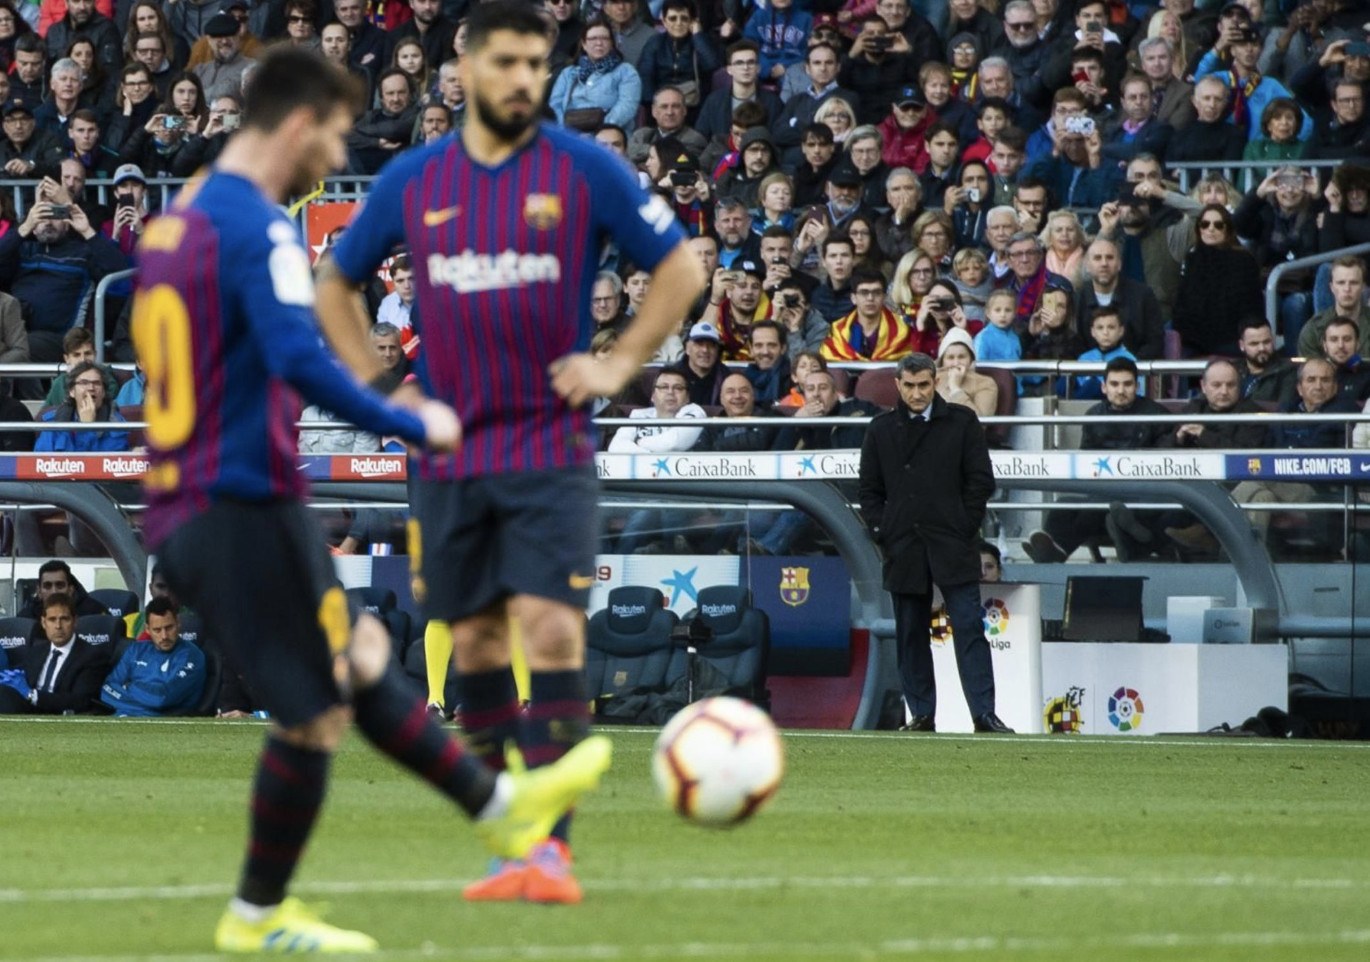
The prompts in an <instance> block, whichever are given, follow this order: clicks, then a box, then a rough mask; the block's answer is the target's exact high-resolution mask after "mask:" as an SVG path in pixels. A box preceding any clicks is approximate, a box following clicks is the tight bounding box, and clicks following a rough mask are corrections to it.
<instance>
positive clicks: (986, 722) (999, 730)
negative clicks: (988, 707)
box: [975, 712, 1014, 735]
mask: <svg viewBox="0 0 1370 962" xmlns="http://www.w3.org/2000/svg"><path fill="white" fill-rule="evenodd" d="M975 730H976V731H977V732H992V733H994V734H996V735H1012V734H1014V732H1013V729H1012V728H1009V727H1008V726H1007V725H1005V724H1004V723H1003V722H1002V721H1000V720H999V716H998V715H996V714H994V712H989V713H987V714H984V715H980V716H979V717H977V718H976V719H975Z"/></svg>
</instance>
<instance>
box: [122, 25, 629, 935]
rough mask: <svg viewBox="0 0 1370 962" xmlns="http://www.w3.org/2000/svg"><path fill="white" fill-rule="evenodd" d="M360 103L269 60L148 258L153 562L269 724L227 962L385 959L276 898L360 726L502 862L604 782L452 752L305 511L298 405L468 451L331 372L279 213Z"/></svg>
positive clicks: (436, 422) (578, 766)
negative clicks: (457, 812) (236, 123)
mask: <svg viewBox="0 0 1370 962" xmlns="http://www.w3.org/2000/svg"><path fill="white" fill-rule="evenodd" d="M355 96H356V91H355V90H354V85H353V82H352V81H351V79H350V78H348V77H347V76H346V75H345V74H343V73H341V72H340V71H338V70H337V69H336V68H334V67H333V66H331V65H329V64H328V63H327V62H325V61H324V60H323V59H322V58H320V57H319V56H318V55H316V54H313V53H309V52H305V51H300V50H291V49H281V50H278V51H276V52H273V53H271V54H269V55H268V56H267V57H265V58H264V59H263V60H262V61H261V64H260V66H259V68H258V69H257V71H256V73H255V74H254V76H253V80H252V83H251V84H250V86H249V88H248V90H247V98H246V110H245V118H244V124H243V127H242V129H241V130H240V131H239V132H238V133H236V134H235V135H234V136H233V137H232V138H231V139H230V140H229V142H228V143H227V145H226V146H225V147H224V150H223V153H222V154H221V155H220V157H219V160H218V162H217V164H216V166H215V167H214V169H213V170H212V171H210V173H209V175H208V176H207V177H206V178H205V179H203V180H202V181H200V182H198V183H196V184H193V185H191V186H188V187H187V188H186V189H185V190H184V191H183V192H182V193H181V195H180V196H179V198H178V199H177V200H176V202H175V204H174V205H173V206H172V209H171V210H170V211H169V212H168V213H167V214H166V215H165V216H163V217H161V218H159V219H158V220H156V221H154V222H153V223H152V224H150V225H149V226H148V228H147V230H146V231H145V233H144V237H143V241H142V250H141V257H140V263H141V271H140V275H139V278H138V286H137V290H136V293H135V303H134V309H133V321H132V326H133V335H134V340H135V343H136V345H137V348H138V354H139V362H140V364H141V367H142V369H143V371H144V372H145V374H146V376H147V385H146V396H145V402H144V410H145V413H146V417H147V421H148V428H147V438H148V446H149V449H150V452H151V462H152V463H151V466H150V469H149V472H148V476H147V479H146V485H147V488H148V493H149V498H150V506H149V512H148V519H147V526H146V532H147V536H148V540H149V544H150V545H152V546H154V548H155V551H156V553H157V555H158V556H159V559H160V562H161V565H162V568H163V570H164V572H165V574H166V578H167V581H168V582H169V584H170V586H171V587H172V589H173V590H174V591H175V592H176V595H177V596H178V597H179V598H181V599H182V600H184V601H186V602H187V603H189V604H191V605H193V606H194V608H195V610H196V611H197V612H199V613H200V614H201V615H202V617H203V618H204V626H205V632H206V634H207V635H208V636H209V637H212V638H215V639H216V640H217V641H218V642H219V643H220V644H222V645H224V646H226V647H227V648H228V649H229V650H231V652H232V653H233V654H234V655H235V656H236V657H235V661H236V662H237V663H239V664H241V665H242V666H243V668H244V673H245V674H246V676H247V679H248V682H249V683H250V685H251V688H252V690H253V691H254V692H255V693H256V694H257V696H258V697H259V698H260V699H261V700H262V701H263V703H264V704H265V705H266V707H267V708H268V709H269V711H270V713H271V717H272V719H273V725H272V728H271V730H270V731H269V733H268V735H267V738H266V744H265V747H264V749H263V751H262V755H261V759H260V762H259V765H258V768H257V774H256V779H255V782H254V785H253V795H252V806H251V812H252V815H251V830H250V831H251V838H250V841H249V845H248V852H247V857H246V860H245V864H244V867H243V872H242V876H241V881H240V883H239V887H238V892H237V897H236V898H234V899H233V901H232V902H231V903H230V905H229V907H228V909H227V910H226V911H225V912H224V914H223V916H222V918H221V919H220V922H219V925H218V927H217V929H216V930H215V946H216V948H217V949H219V950H220V951H231V952H260V951H292V952H293V951H301V952H303V951H327V952H343V951H348V952H364V951H372V950H374V949H375V948H376V943H375V941H374V940H373V939H371V938H370V937H369V936H367V935H364V934H362V933H360V932H352V931H348V930H345V929H341V928H338V927H336V926H332V925H328V924H327V923H325V922H322V921H320V920H319V919H318V918H317V916H315V915H314V914H313V913H312V912H311V911H310V910H308V909H307V908H306V907H305V906H304V905H303V904H302V903H300V902H299V900H298V899H294V898H287V897H286V889H287V886H288V884H289V881H290V878H291V876H292V875H293V873H294V870H295V867H296V864H297V862H298V860H299V858H300V856H301V854H302V852H303V850H304V847H305V843H306V842H307V841H308V838H309V835H310V832H311V830H312V827H313V824H314V821H315V818H316V816H317V815H318V812H319V809H320V807H321V806H322V803H323V798H324V792H325V788H326V784H327V776H328V768H329V761H330V759H331V756H332V754H333V752H334V751H335V750H336V749H337V747H338V744H339V741H340V740H341V738H342V735H343V733H344V732H345V730H346V727H347V725H348V722H349V720H351V719H353V718H355V721H356V724H357V727H358V728H359V729H360V730H361V732H362V734H363V735H365V736H366V738H367V739H369V740H370V741H371V742H372V743H373V744H375V745H376V746H377V747H378V748H379V749H380V750H382V751H384V752H385V753H386V754H388V755H390V756H391V757H392V758H394V759H395V760H396V761H398V762H399V763H400V764H402V765H404V766H406V767H407V768H409V769H410V770H412V771H414V772H415V773H417V774H419V775H421V776H422V777H424V778H425V779H427V780H428V781H429V782H430V783H431V784H432V785H433V786H434V787H436V788H437V789H438V790H439V791H441V792H443V793H444V794H445V795H447V796H448V797H449V798H450V799H452V800H453V801H454V802H455V803H456V804H457V805H458V806H460V807H461V808H462V809H463V810H464V811H465V812H466V813H467V814H468V815H469V816H471V817H472V818H473V819H475V820H476V824H477V830H478V832H479V833H480V834H481V835H483V836H484V838H485V840H486V842H487V845H488V846H489V847H490V849H491V850H492V852H494V853H496V854H499V855H504V856H509V857H513V856H517V855H521V854H524V853H526V852H527V851H528V850H529V849H530V848H531V847H532V845H533V844H534V842H538V841H540V840H541V839H542V838H543V837H545V836H546V834H547V832H548V831H550V830H551V828H552V827H553V825H554V823H555V822H556V821H557V820H558V818H560V817H561V816H562V815H563V814H564V813H565V811H566V810H567V809H568V808H569V807H570V805H571V804H572V803H573V802H574V800H575V798H576V797H578V795H579V794H580V792H581V791H583V790H584V789H586V788H588V787H590V785H592V784H593V782H594V781H595V779H596V778H597V777H598V775H599V773H600V772H602V771H603V769H604V768H606V767H607V765H608V753H609V748H610V746H609V743H608V740H607V739H599V740H597V743H595V742H592V741H586V742H583V743H581V744H582V746H584V745H590V746H591V747H590V749H589V750H588V751H585V750H581V749H580V748H579V747H578V749H577V753H576V754H570V755H567V756H566V757H565V759H564V761H563V763H560V764H558V765H557V766H555V767H553V768H541V769H538V770H537V771H536V772H532V773H528V774H523V773H521V772H516V773H514V774H512V775H509V776H505V775H499V776H497V775H495V774H494V773H492V772H491V771H490V770H489V768H488V766H486V765H484V764H482V763H481V761H480V760H479V758H478V757H477V756H476V755H475V754H474V753H472V752H470V751H468V750H467V749H466V748H465V746H463V745H462V744H461V743H460V742H458V741H455V740H453V739H452V738H450V737H448V735H447V734H446V733H445V732H444V731H443V729H442V728H441V727H440V726H439V724H438V723H437V722H436V721H434V720H433V719H432V718H431V717H430V716H429V715H428V713H427V711H426V710H425V706H424V703H423V701H422V700H420V699H417V698H415V697H414V696H413V695H412V693H410V692H409V691H408V689H407V685H406V683H405V681H404V680H403V679H402V678H401V677H400V674H399V670H398V668H397V667H396V666H395V665H394V664H393V663H392V662H391V659H390V642H389V638H388V635H387V633H386V630H385V628H384V626H382V625H381V624H380V623H379V622H377V621H376V620H375V619H374V618H371V617H370V616H367V615H359V614H357V613H356V611H355V610H350V606H349V603H348V600H347V598H346V596H345V595H344V593H343V590H342V587H341V586H340V585H339V584H338V581H337V577H336V575H335V574H334V572H333V566H332V562H331V559H330V557H329V555H328V552H327V549H326V547H325V542H324V539H323V534H322V532H321V531H320V530H319V528H318V526H317V525H316V524H315V523H314V521H313V519H312V518H311V517H310V516H309V512H308V511H307V509H306V508H305V506H304V504H303V503H302V497H303V495H304V493H305V491H304V482H303V480H302V478H301V475H300V473H299V471H298V469H297V468H298V463H297V462H298V457H297V449H298V437H297V431H296V428H295V422H296V420H297V419H298V417H299V412H300V409H301V397H303V398H304V399H306V400H308V401H309V402H311V403H314V404H317V405H320V406H321V407H324V408H327V409H328V410H330V411H333V412H335V413H336V414H337V415H338V416H339V417H341V418H345V419H347V420H349V421H352V422H354V423H355V424H357V425H359V426H361V427H363V428H365V429H366V430H369V431H374V432H376V433H377V434H393V435H398V436H399V437H402V438H404V439H405V440H406V441H408V442H410V443H411V444H416V445H417V444H423V443H427V444H429V445H432V446H433V447H434V448H437V449H442V450H449V451H450V450H452V449H454V448H456V447H457V445H458V442H459V441H460V436H461V430H460V425H459V422H458V421H457V419H456V416H455V415H454V413H453V412H452V410H451V408H450V407H448V406H447V405H445V404H442V403H440V402H437V401H429V400H423V399H416V400H413V401H412V402H411V404H410V406H409V407H408V408H405V407H400V406H396V405H392V404H387V403H386V402H385V400H384V399H383V398H381V397H380V396H379V395H377V394H375V393H373V392H371V391H369V390H367V389H366V388H364V387H363V386H362V385H361V384H360V383H359V381H358V379H357V377H356V376H355V375H354V374H353V373H350V372H349V371H347V370H345V369H344V368H343V367H342V366H341V365H340V364H338V363H337V360H336V359H335V358H334V357H333V356H332V355H330V354H329V353H328V351H327V350H326V348H325V347H324V346H323V344H322V341H321V340H320V337H319V331H318V328H317V325H316V324H315V321H314V317H313V314H312V311H311V308H312V306H313V302H314V285H313V278H312V274H311V271H310V266H309V259H308V257H307V256H306V254H305V249H304V245H303V243H302V241H301V238H300V234H299V231H298V229H297V228H296V227H295V225H294V224H292V223H291V222H290V221H289V220H288V219H287V218H286V216H285V215H284V214H283V213H281V211H280V209H279V207H278V206H277V205H278V204H280V203H281V202H282V201H284V200H285V199H286V198H287V197H288V196H290V195H291V194H298V193H301V192H303V191H304V190H307V189H308V188H309V187H310V186H311V185H312V184H313V183H314V182H315V181H316V180H318V179H319V178H320V177H322V176H323V175H325V174H326V173H328V171H329V170H330V169H336V167H337V166H339V165H340V164H341V162H342V160H343V157H344V150H343V138H344V136H345V135H346V133H347V131H348V129H349V127H350V125H351V119H352V109H351V108H352V104H353V103H354V100H355ZM543 772H547V773H553V772H555V774H552V775H551V777H547V776H544V775H543V774H542V773H543Z"/></svg>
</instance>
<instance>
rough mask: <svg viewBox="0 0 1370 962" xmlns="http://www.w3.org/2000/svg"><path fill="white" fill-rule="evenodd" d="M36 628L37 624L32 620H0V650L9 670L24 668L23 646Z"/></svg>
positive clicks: (16, 618) (11, 618) (12, 618)
mask: <svg viewBox="0 0 1370 962" xmlns="http://www.w3.org/2000/svg"><path fill="white" fill-rule="evenodd" d="M37 628H38V622H36V621H34V620H33V619H32V618H20V617H17V616H15V617H10V618H0V648H2V649H4V651H5V656H6V657H7V658H8V659H9V666H10V667H11V668H22V667H24V652H25V646H26V645H28V643H29V640H30V639H31V638H33V635H34V632H35V631H36V630H37Z"/></svg>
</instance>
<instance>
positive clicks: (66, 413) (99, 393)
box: [33, 361, 128, 451]
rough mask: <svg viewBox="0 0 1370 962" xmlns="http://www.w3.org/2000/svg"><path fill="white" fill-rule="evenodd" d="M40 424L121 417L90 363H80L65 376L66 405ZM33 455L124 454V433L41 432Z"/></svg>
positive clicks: (98, 371)
mask: <svg viewBox="0 0 1370 962" xmlns="http://www.w3.org/2000/svg"><path fill="white" fill-rule="evenodd" d="M40 420H43V421H53V422H56V423H59V424H60V423H64V422H65V423H71V422H73V421H83V422H87V423H94V422H102V421H122V420H124V418H123V416H122V415H120V414H119V411H118V410H117V409H116V408H115V407H114V405H113V404H111V403H110V400H109V394H108V393H107V392H106V391H105V381H104V376H103V375H102V374H101V371H100V368H99V367H98V366H97V365H96V364H95V362H94V361H82V362H81V363H80V364H78V365H76V366H75V367H73V368H72V369H71V370H70V371H68V372H67V401H66V403H64V404H61V405H58V406H57V407H55V408H53V409H52V410H51V411H48V412H47V413H46V414H44V415H43V416H42V417H41V419H40ZM33 449H34V450H35V451H127V450H128V432H127V431H124V430H104V431H94V430H92V431H44V432H43V433H42V434H40V435H38V440H37V441H35V442H34V445H33Z"/></svg>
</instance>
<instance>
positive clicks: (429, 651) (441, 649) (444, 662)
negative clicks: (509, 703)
mask: <svg viewBox="0 0 1370 962" xmlns="http://www.w3.org/2000/svg"><path fill="white" fill-rule="evenodd" d="M423 656H424V661H425V662H426V666H427V669H428V703H429V704H430V705H432V704H438V705H441V706H442V707H444V708H446V707H447V702H446V699H445V698H444V696H443V689H444V688H445V687H446V685H447V666H448V665H449V664H451V663H452V631H451V629H449V628H448V627H447V622H445V621H430V622H428V627H427V628H425V629H424V631H423ZM509 657H510V663H511V666H512V668H513V671H514V686H515V687H516V688H517V689H518V696H519V701H521V702H526V701H528V698H529V694H528V693H529V691H530V690H531V688H530V682H529V678H528V658H527V656H525V655H524V653H523V638H522V637H521V633H520V631H519V623H518V619H517V618H510V619H509Z"/></svg>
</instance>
